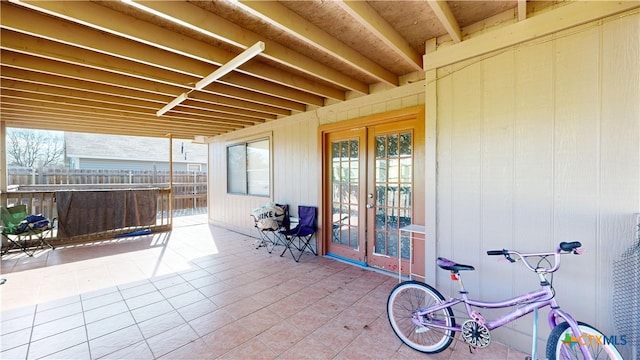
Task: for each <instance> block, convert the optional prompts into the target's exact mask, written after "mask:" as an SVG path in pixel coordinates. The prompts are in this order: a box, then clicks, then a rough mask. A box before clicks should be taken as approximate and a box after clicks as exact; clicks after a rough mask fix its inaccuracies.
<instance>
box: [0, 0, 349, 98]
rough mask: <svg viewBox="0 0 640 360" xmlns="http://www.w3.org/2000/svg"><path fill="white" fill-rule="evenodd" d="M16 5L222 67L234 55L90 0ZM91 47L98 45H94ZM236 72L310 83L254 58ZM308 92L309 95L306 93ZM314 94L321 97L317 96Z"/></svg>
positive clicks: (284, 81) (316, 88)
mask: <svg viewBox="0 0 640 360" xmlns="http://www.w3.org/2000/svg"><path fill="white" fill-rule="evenodd" d="M19 4H21V5H24V6H27V7H29V8H31V9H34V10H37V11H42V12H44V13H47V14H50V15H54V16H57V17H59V18H63V19H66V20H68V21H73V22H76V23H80V24H83V25H85V26H92V27H94V28H95V29H99V30H101V31H105V32H108V33H111V34H114V35H117V36H121V37H124V38H127V39H130V40H133V41H135V42H138V43H143V44H147V45H150V46H153V47H156V48H159V49H162V50H165V51H167V52H173V53H176V54H180V55H182V56H186V57H190V58H193V59H196V60H199V61H202V62H205V63H208V64H211V65H215V66H222V65H223V64H225V63H226V62H228V61H229V60H231V59H232V58H233V57H235V56H236V55H237V54H233V53H230V52H228V51H226V50H223V49H220V48H217V47H214V46H211V45H210V44H208V43H206V42H203V41H199V40H196V39H193V38H189V37H185V36H182V35H180V34H177V33H175V32H173V31H170V30H168V29H165V28H162V27H159V26H156V25H153V24H150V23H148V22H145V21H142V20H139V19H136V18H134V17H131V16H129V15H126V14H123V13H121V12H118V11H115V10H111V9H109V8H107V7H104V6H101V5H99V4H96V3H93V2H89V1H81V2H73V3H67V2H64V1H50V2H41V1H29V0H27V1H20V3H19ZM7 17H8V16H7ZM2 22H3V23H5V16H4V14H3V15H2ZM94 46H97V44H95V45H94ZM156 61H157V60H156ZM213 70H215V68H211V69H210V70H209V71H208V72H207V73H205V74H204V75H202V77H205V76H206V75H208V74H209V73H211V72H212V71H213ZM236 71H237V72H242V73H243V74H245V75H250V76H253V77H258V78H260V79H261V80H262V81H265V82H266V83H270V84H271V85H272V86H273V85H275V86H276V87H277V86H283V85H278V84H276V83H274V82H273V81H266V80H264V79H272V78H278V77H281V78H282V79H281V81H280V83H282V84H288V83H289V82H291V80H292V79H293V80H294V83H296V84H298V86H299V87H302V86H303V85H304V84H310V82H308V81H307V79H304V78H301V77H298V76H295V75H292V74H289V73H285V72H283V71H282V70H280V69H278V68H275V67H272V66H268V65H265V64H262V63H260V62H257V61H249V62H247V63H245V64H244V65H242V66H241V67H240V68H238V69H236ZM236 78H237V77H236ZM256 83H257V82H255V81H254V82H253V84H254V85H255V84H256ZM267 88H268V85H267V84H265V85H264V88H262V92H263V93H269V91H268V90H267ZM296 91H299V90H294V89H290V91H289V92H286V93H285V94H291V93H294V92H296ZM313 91H316V92H317V91H319V87H317V86H316V87H314V88H313ZM308 95H312V94H311V93H308ZM314 96H317V95H314ZM337 96H342V98H343V99H344V97H343V95H340V94H338V95H337ZM317 97H318V98H320V96H317ZM313 104H314V105H318V106H321V105H322V100H321V99H316V100H315V102H314V103H313Z"/></svg>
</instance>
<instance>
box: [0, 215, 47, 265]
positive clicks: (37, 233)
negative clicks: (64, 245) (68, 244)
mask: <svg viewBox="0 0 640 360" xmlns="http://www.w3.org/2000/svg"><path fill="white" fill-rule="evenodd" d="M0 219H2V223H3V224H4V225H3V228H2V237H3V238H4V239H6V240H7V246H6V247H3V248H2V255H4V254H6V253H7V252H8V251H9V250H11V249H14V248H19V249H20V250H22V251H23V252H24V253H25V254H27V255H29V256H33V254H34V253H35V252H36V251H37V250H38V249H43V248H44V246H45V245H46V246H48V247H50V248H51V249H55V247H54V246H53V245H51V244H50V243H49V242H48V241H47V237H49V236H51V235H52V231H53V227H54V223H55V221H56V219H53V221H49V219H47V218H45V217H44V216H41V215H29V213H28V212H27V206H26V205H16V206H11V207H4V206H3V207H0ZM33 241H36V242H37V244H36V246H35V248H34V249H33V250H32V251H31V252H30V251H29V248H30V247H32V244H30V243H31V242H33Z"/></svg>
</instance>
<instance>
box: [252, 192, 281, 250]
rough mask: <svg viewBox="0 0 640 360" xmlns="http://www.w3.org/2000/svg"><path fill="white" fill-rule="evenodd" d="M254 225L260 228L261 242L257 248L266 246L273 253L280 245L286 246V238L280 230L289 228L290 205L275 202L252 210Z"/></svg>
mask: <svg viewBox="0 0 640 360" xmlns="http://www.w3.org/2000/svg"><path fill="white" fill-rule="evenodd" d="M251 217H252V218H253V225H254V227H255V228H256V230H258V236H259V238H260V242H259V243H258V246H256V249H258V248H260V247H263V246H264V247H265V248H266V249H267V252H268V253H269V254H271V252H272V251H273V249H274V248H275V247H276V246H278V245H282V246H286V244H285V242H284V239H283V238H282V237H281V236H280V231H284V230H289V224H290V223H289V205H283V204H273V206H269V204H267V206H262V207H260V208H257V209H254V210H253V211H252V212H251Z"/></svg>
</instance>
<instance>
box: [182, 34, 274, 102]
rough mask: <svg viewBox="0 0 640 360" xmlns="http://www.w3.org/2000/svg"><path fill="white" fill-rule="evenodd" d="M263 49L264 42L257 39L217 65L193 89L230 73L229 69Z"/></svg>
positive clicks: (197, 88) (202, 86)
mask: <svg viewBox="0 0 640 360" xmlns="http://www.w3.org/2000/svg"><path fill="white" fill-rule="evenodd" d="M263 51H264V42H262V41H258V42H257V43H255V44H253V45H252V46H251V47H249V48H248V49H247V50H245V51H243V52H242V53H240V55H238V56H236V57H234V58H233V59H231V60H230V61H229V62H227V63H226V64H224V65H222V66H221V67H219V68H218V70H216V71H214V72H212V73H211V74H209V75H207V76H206V77H205V78H204V79H202V80H200V81H198V82H197V83H196V86H195V87H194V89H195V90H202V89H203V88H205V87H206V86H208V85H209V84H211V83H212V82H214V81H216V80H218V79H220V78H221V77H223V76H225V75H226V74H228V73H230V72H231V71H233V70H234V69H236V68H237V67H239V66H240V65H242V64H244V63H246V62H247V61H249V60H251V59H252V58H253V57H254V56H256V55H258V54H259V53H261V52H263Z"/></svg>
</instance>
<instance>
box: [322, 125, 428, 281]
mask: <svg viewBox="0 0 640 360" xmlns="http://www.w3.org/2000/svg"><path fill="white" fill-rule="evenodd" d="M422 121H424V120H422ZM422 128H423V127H422V126H420V120H418V118H413V119H408V120H403V121H393V122H388V123H384V122H383V123H377V124H373V125H362V126H358V127H354V128H351V129H348V130H336V131H331V132H327V133H326V136H324V140H323V141H324V151H325V156H324V159H325V161H324V162H325V164H324V166H325V174H326V181H325V188H324V196H325V201H324V203H325V205H326V206H327V209H326V210H325V211H326V214H327V215H328V216H326V217H325V224H324V225H325V226H324V228H325V229H328V231H325V244H326V249H327V253H328V254H329V255H333V256H336V257H339V258H342V259H344V260H347V261H350V262H354V263H357V264H360V265H364V266H373V267H377V268H381V269H386V270H390V271H393V272H397V271H398V256H400V257H401V267H402V269H401V271H402V272H403V273H405V274H407V273H408V268H409V261H410V259H409V253H410V250H409V249H410V246H413V258H412V259H411V261H412V271H413V272H414V273H419V274H422V272H423V269H424V244H423V239H416V238H411V237H410V236H408V235H407V236H403V237H402V239H399V238H398V236H399V229H400V228H401V227H403V226H406V225H409V224H412V223H418V224H422V221H424V176H423V175H422V174H424V164H423V162H424V160H423V159H424V155H423V154H424V134H423V131H422Z"/></svg>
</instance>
